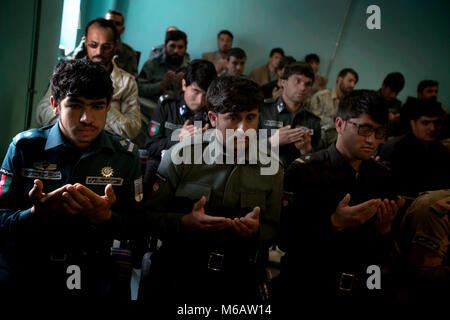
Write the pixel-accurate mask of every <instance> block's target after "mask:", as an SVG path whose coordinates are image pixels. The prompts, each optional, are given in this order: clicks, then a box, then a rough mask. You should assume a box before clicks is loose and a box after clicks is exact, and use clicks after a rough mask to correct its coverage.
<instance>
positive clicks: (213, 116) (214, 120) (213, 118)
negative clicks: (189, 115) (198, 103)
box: [208, 111, 217, 128]
mask: <svg viewBox="0 0 450 320" xmlns="http://www.w3.org/2000/svg"><path fill="white" fill-rule="evenodd" d="M208 118H209V122H210V123H211V126H212V127H213V128H215V127H216V125H217V114H215V113H214V112H212V111H208Z"/></svg>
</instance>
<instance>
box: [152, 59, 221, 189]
mask: <svg viewBox="0 0 450 320" xmlns="http://www.w3.org/2000/svg"><path fill="white" fill-rule="evenodd" d="M216 77H217V73H216V69H215V68H214V65H213V64H212V63H211V62H209V61H206V60H193V61H192V62H190V63H189V65H188V67H187V70H186V74H185V75H184V79H183V80H182V88H183V93H181V94H180V95H179V96H177V97H170V96H169V95H162V96H161V97H160V99H159V101H158V106H157V107H156V110H155V112H154V113H153V114H152V120H151V122H150V126H149V130H148V139H147V142H146V146H145V147H146V149H148V156H149V159H148V161H147V167H146V172H145V176H144V180H145V182H146V183H147V184H150V185H152V183H153V182H154V180H155V175H156V171H157V169H158V166H159V163H160V162H161V157H162V153H163V152H165V150H167V149H169V148H170V147H172V146H173V145H175V144H176V143H178V142H179V141H181V140H183V139H184V138H187V137H190V136H193V135H194V134H196V133H201V132H203V133H204V132H205V131H206V130H207V129H208V128H209V123H208V122H209V121H208V113H207V111H206V108H205V105H206V91H207V90H208V87H209V85H210V84H211V82H212V81H213V80H214V79H215V78H216ZM196 121H198V123H197V125H199V127H195V126H194V125H195V122H196ZM173 134H175V136H174V137H172V135H173Z"/></svg>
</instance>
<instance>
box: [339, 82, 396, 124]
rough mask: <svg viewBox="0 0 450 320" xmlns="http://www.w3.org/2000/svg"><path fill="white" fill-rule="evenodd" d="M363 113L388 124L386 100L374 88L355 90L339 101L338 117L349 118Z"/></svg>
mask: <svg viewBox="0 0 450 320" xmlns="http://www.w3.org/2000/svg"><path fill="white" fill-rule="evenodd" d="M362 114H367V115H368V116H370V117H371V118H372V120H373V121H375V122H377V123H379V124H381V125H386V124H387V123H388V120H389V111H388V106H387V103H386V101H384V99H383V98H382V97H381V96H380V95H379V94H378V93H377V92H376V91H373V90H353V91H352V92H351V93H350V94H348V95H347V96H346V97H345V98H344V99H342V100H341V102H340V103H339V107H338V111H337V114H336V117H340V118H342V119H344V120H349V119H352V118H359V117H360V116H361V115H362Z"/></svg>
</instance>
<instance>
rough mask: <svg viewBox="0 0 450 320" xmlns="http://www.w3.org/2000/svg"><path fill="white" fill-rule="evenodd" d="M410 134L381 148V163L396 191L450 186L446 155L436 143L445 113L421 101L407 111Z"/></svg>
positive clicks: (411, 192)
mask: <svg viewBox="0 0 450 320" xmlns="http://www.w3.org/2000/svg"><path fill="white" fill-rule="evenodd" d="M409 114H410V117H411V118H410V126H411V132H409V133H407V134H405V135H402V136H399V137H396V138H393V139H391V140H390V141H389V142H387V143H386V144H384V145H383V146H382V147H381V152H380V158H381V161H383V162H385V164H386V165H387V166H388V167H389V168H390V169H391V172H392V175H393V178H394V183H395V184H396V189H397V190H398V191H400V192H401V194H404V195H408V196H412V197H417V195H418V194H419V192H422V191H429V190H438V189H445V188H449V187H450V166H449V163H450V155H449V151H448V149H447V148H446V147H444V146H443V145H442V143H441V142H440V141H439V139H438V138H439V134H440V130H441V127H442V122H443V118H444V116H445V111H444V110H443V109H442V107H441V105H440V103H438V102H436V101H434V100H421V101H420V102H419V103H417V104H416V105H415V107H414V108H413V110H410V111H409Z"/></svg>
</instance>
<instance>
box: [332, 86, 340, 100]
mask: <svg viewBox="0 0 450 320" xmlns="http://www.w3.org/2000/svg"><path fill="white" fill-rule="evenodd" d="M331 99H333V100H339V97H338V95H337V92H336V88H334V89H333V90H331Z"/></svg>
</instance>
